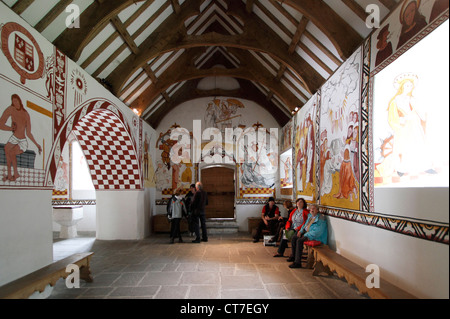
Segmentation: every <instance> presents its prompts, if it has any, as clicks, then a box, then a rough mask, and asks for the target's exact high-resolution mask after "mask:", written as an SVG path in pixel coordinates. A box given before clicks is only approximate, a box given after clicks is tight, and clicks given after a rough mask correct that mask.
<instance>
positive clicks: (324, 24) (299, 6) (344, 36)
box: [277, 0, 363, 60]
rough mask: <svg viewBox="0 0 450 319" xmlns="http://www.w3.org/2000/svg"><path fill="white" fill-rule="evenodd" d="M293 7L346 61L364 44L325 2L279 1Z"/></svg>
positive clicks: (303, 0) (311, 0) (314, 0)
mask: <svg viewBox="0 0 450 319" xmlns="http://www.w3.org/2000/svg"><path fill="white" fill-rule="evenodd" d="M277 1H278V2H282V3H284V4H286V5H289V6H291V7H292V8H294V9H296V10H297V11H299V12H300V13H302V14H303V15H305V16H306V17H307V18H308V19H309V20H310V21H311V22H312V23H314V24H315V25H316V26H317V27H318V28H319V29H320V30H321V31H322V32H323V33H324V34H325V35H326V36H327V37H328V38H329V39H330V41H331V42H332V43H333V44H334V46H335V47H336V49H337V51H338V52H339V55H340V56H341V58H342V59H343V60H346V59H347V58H348V57H350V56H351V55H352V53H353V52H354V51H355V50H356V48H357V47H358V46H359V45H360V44H361V43H362V41H363V39H362V37H361V36H360V35H359V34H358V32H356V30H354V29H353V28H352V27H351V26H350V25H349V24H348V23H347V22H346V21H345V20H344V19H343V18H341V17H340V16H339V15H338V14H337V13H336V12H335V11H334V10H333V9H331V8H330V7H329V6H328V5H327V4H326V3H325V2H324V1H321V0H320V1H318V0H277Z"/></svg>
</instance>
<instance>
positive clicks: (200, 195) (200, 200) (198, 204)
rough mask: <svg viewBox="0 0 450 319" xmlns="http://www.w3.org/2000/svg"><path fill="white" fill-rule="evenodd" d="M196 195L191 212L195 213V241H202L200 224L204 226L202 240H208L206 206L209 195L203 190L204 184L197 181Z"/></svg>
mask: <svg viewBox="0 0 450 319" xmlns="http://www.w3.org/2000/svg"><path fill="white" fill-rule="evenodd" d="M195 189H196V192H195V195H194V198H193V199H192V203H191V212H192V214H193V221H194V225H195V226H194V229H195V240H193V241H192V242H193V243H200V225H199V221H200V223H201V227H202V239H201V241H208V234H207V232H206V216H205V206H206V205H208V195H207V194H206V192H205V191H204V190H203V184H202V183H201V182H197V183H196V184H195Z"/></svg>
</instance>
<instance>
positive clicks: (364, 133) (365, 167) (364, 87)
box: [359, 37, 373, 212]
mask: <svg viewBox="0 0 450 319" xmlns="http://www.w3.org/2000/svg"><path fill="white" fill-rule="evenodd" d="M370 39H371V38H370V37H369V38H368V39H367V41H366V42H365V44H364V46H363V68H362V83H361V132H360V150H361V151H360V159H361V160H360V167H361V176H360V188H361V189H360V193H359V194H360V196H359V198H360V209H361V211H365V212H372V211H373V201H371V200H370V181H371V180H370V178H369V176H370V175H371V174H373V167H372V166H371V165H370V163H373V162H370V161H369V153H370V151H369V149H370V147H372V143H371V140H370V138H369V135H370V134H369V126H370V125H369V118H370V116H369V114H370V113H369V91H370V85H371V83H373V81H370V79H371V78H370V59H371V56H370V55H371V46H370Z"/></svg>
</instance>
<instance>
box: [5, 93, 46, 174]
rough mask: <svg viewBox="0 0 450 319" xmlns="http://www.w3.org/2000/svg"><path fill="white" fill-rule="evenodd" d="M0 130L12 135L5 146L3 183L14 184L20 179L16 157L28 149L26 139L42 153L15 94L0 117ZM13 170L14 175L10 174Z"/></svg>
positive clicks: (29, 121) (25, 111) (26, 114)
mask: <svg viewBox="0 0 450 319" xmlns="http://www.w3.org/2000/svg"><path fill="white" fill-rule="evenodd" d="M10 117H11V126H7V125H6V121H7V120H8V119H9V118H10ZM0 130H4V131H11V132H12V135H11V137H10V138H9V140H8V142H7V143H6V145H5V156H6V170H7V174H6V176H4V177H3V181H7V180H9V181H11V182H14V181H15V180H16V179H17V178H19V177H20V175H19V172H18V170H17V158H16V156H17V155H20V154H22V153H23V152H25V151H26V150H27V148H28V141H27V137H28V138H29V139H30V140H31V141H32V142H33V143H34V144H35V145H36V147H37V148H38V151H39V154H41V152H42V148H41V146H40V145H39V144H38V143H37V142H36V140H35V139H34V136H33V134H32V133H31V120H30V114H28V112H27V110H25V108H24V106H23V104H22V100H21V99H20V97H19V96H18V95H17V94H13V95H12V96H11V105H10V106H8V107H7V108H6V110H5V111H4V112H3V114H2V116H1V117H0ZM11 168H13V169H14V175H12V174H11Z"/></svg>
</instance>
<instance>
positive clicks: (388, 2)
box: [380, 0, 397, 11]
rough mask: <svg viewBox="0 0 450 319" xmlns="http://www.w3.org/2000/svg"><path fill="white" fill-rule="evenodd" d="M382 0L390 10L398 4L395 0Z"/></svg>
mask: <svg viewBox="0 0 450 319" xmlns="http://www.w3.org/2000/svg"><path fill="white" fill-rule="evenodd" d="M380 2H381V3H382V4H383V5H384V6H385V7H386V8H388V9H389V10H390V11H392V10H393V9H394V8H395V6H396V5H397V2H395V0H380Z"/></svg>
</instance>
